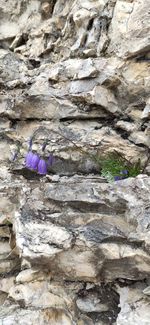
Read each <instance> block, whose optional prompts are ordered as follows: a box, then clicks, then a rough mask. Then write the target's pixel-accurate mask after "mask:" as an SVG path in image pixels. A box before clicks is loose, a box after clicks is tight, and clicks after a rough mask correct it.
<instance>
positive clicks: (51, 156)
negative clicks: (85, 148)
mask: <svg viewBox="0 0 150 325" xmlns="http://www.w3.org/2000/svg"><path fill="white" fill-rule="evenodd" d="M54 162H55V158H54V156H53V155H52V154H50V155H49V157H48V166H52V165H53V164H54Z"/></svg>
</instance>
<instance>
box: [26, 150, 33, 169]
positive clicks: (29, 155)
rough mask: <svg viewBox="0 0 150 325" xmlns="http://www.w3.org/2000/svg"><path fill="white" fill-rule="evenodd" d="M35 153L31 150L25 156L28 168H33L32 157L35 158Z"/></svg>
mask: <svg viewBox="0 0 150 325" xmlns="http://www.w3.org/2000/svg"><path fill="white" fill-rule="evenodd" d="M33 156H34V154H33V152H32V151H29V152H28V153H27V155H26V157H25V166H26V167H27V168H31V166H32V158H33Z"/></svg>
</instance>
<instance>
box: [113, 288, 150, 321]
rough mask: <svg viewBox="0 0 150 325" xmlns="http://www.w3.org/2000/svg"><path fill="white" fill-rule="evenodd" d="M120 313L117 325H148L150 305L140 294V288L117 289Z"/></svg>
mask: <svg viewBox="0 0 150 325" xmlns="http://www.w3.org/2000/svg"><path fill="white" fill-rule="evenodd" d="M119 294H120V307H121V312H120V313H119V315H118V318H117V325H122V324H124V325H127V324H130V325H133V324H137V325H140V324H144V325H148V324H149V316H150V308H149V307H150V305H149V302H148V301H146V300H145V299H144V297H143V294H142V285H141V287H140V286H138V285H137V288H136V287H135V286H133V287H126V288H119Z"/></svg>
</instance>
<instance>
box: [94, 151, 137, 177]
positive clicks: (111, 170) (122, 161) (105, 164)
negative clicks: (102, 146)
mask: <svg viewBox="0 0 150 325" xmlns="http://www.w3.org/2000/svg"><path fill="white" fill-rule="evenodd" d="M97 162H98V164H99V166H100V169H101V175H102V176H104V177H106V178H107V179H108V181H114V180H115V181H118V180H121V179H125V178H127V177H135V176H137V175H139V174H140V172H141V162H140V160H138V162H137V163H135V164H133V163H131V162H130V161H128V160H127V159H126V158H125V157H123V156H122V155H121V154H120V153H118V152H117V151H115V152H112V153H108V154H106V155H105V156H103V157H99V158H98V159H97Z"/></svg>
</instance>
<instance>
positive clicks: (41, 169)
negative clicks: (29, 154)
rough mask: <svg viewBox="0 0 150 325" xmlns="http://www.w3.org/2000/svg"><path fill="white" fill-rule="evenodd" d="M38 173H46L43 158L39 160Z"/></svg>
mask: <svg viewBox="0 0 150 325" xmlns="http://www.w3.org/2000/svg"><path fill="white" fill-rule="evenodd" d="M38 173H39V174H41V175H46V174H47V164H46V161H45V160H44V159H40V161H39V163H38Z"/></svg>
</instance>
